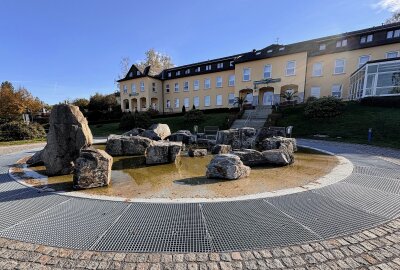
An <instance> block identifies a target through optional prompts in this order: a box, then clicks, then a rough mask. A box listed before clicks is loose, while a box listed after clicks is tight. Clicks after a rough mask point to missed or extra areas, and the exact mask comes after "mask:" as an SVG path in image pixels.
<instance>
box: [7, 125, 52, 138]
mask: <svg viewBox="0 0 400 270" xmlns="http://www.w3.org/2000/svg"><path fill="white" fill-rule="evenodd" d="M44 137H46V132H45V130H44V128H43V126H41V125H40V124H38V123H31V124H26V123H24V122H18V121H13V122H8V123H5V124H2V125H0V141H18V140H32V139H40V138H44Z"/></svg>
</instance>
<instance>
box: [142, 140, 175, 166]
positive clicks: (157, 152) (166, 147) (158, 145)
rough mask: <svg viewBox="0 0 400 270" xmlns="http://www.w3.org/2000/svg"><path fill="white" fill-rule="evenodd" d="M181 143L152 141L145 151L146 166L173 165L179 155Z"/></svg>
mask: <svg viewBox="0 0 400 270" xmlns="http://www.w3.org/2000/svg"><path fill="white" fill-rule="evenodd" d="M181 149H182V143H180V142H168V141H153V142H152V143H151V145H150V146H149V147H148V148H147V149H146V153H145V155H146V164H147V165H154V164H164V163H173V162H175V160H176V157H177V156H178V155H179V154H180V152H181Z"/></svg>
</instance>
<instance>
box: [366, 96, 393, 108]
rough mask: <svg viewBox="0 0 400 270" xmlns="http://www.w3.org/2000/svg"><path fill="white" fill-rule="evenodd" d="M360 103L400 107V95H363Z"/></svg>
mask: <svg viewBox="0 0 400 270" xmlns="http://www.w3.org/2000/svg"><path fill="white" fill-rule="evenodd" d="M360 103H361V105H364V106H374V107H388V108H400V96H386V97H365V98H363V99H361V100H360Z"/></svg>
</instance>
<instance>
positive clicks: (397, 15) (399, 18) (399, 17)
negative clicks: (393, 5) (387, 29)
mask: <svg viewBox="0 0 400 270" xmlns="http://www.w3.org/2000/svg"><path fill="white" fill-rule="evenodd" d="M396 22H400V11H397V12H393V15H392V17H390V18H389V19H387V20H386V22H385V24H390V23H396Z"/></svg>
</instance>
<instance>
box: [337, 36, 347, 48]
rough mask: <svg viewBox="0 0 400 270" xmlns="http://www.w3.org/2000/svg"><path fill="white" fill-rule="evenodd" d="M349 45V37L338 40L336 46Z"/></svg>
mask: <svg viewBox="0 0 400 270" xmlns="http://www.w3.org/2000/svg"><path fill="white" fill-rule="evenodd" d="M345 46H347V38H345V39H342V40H338V41H336V48H341V47H345Z"/></svg>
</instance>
